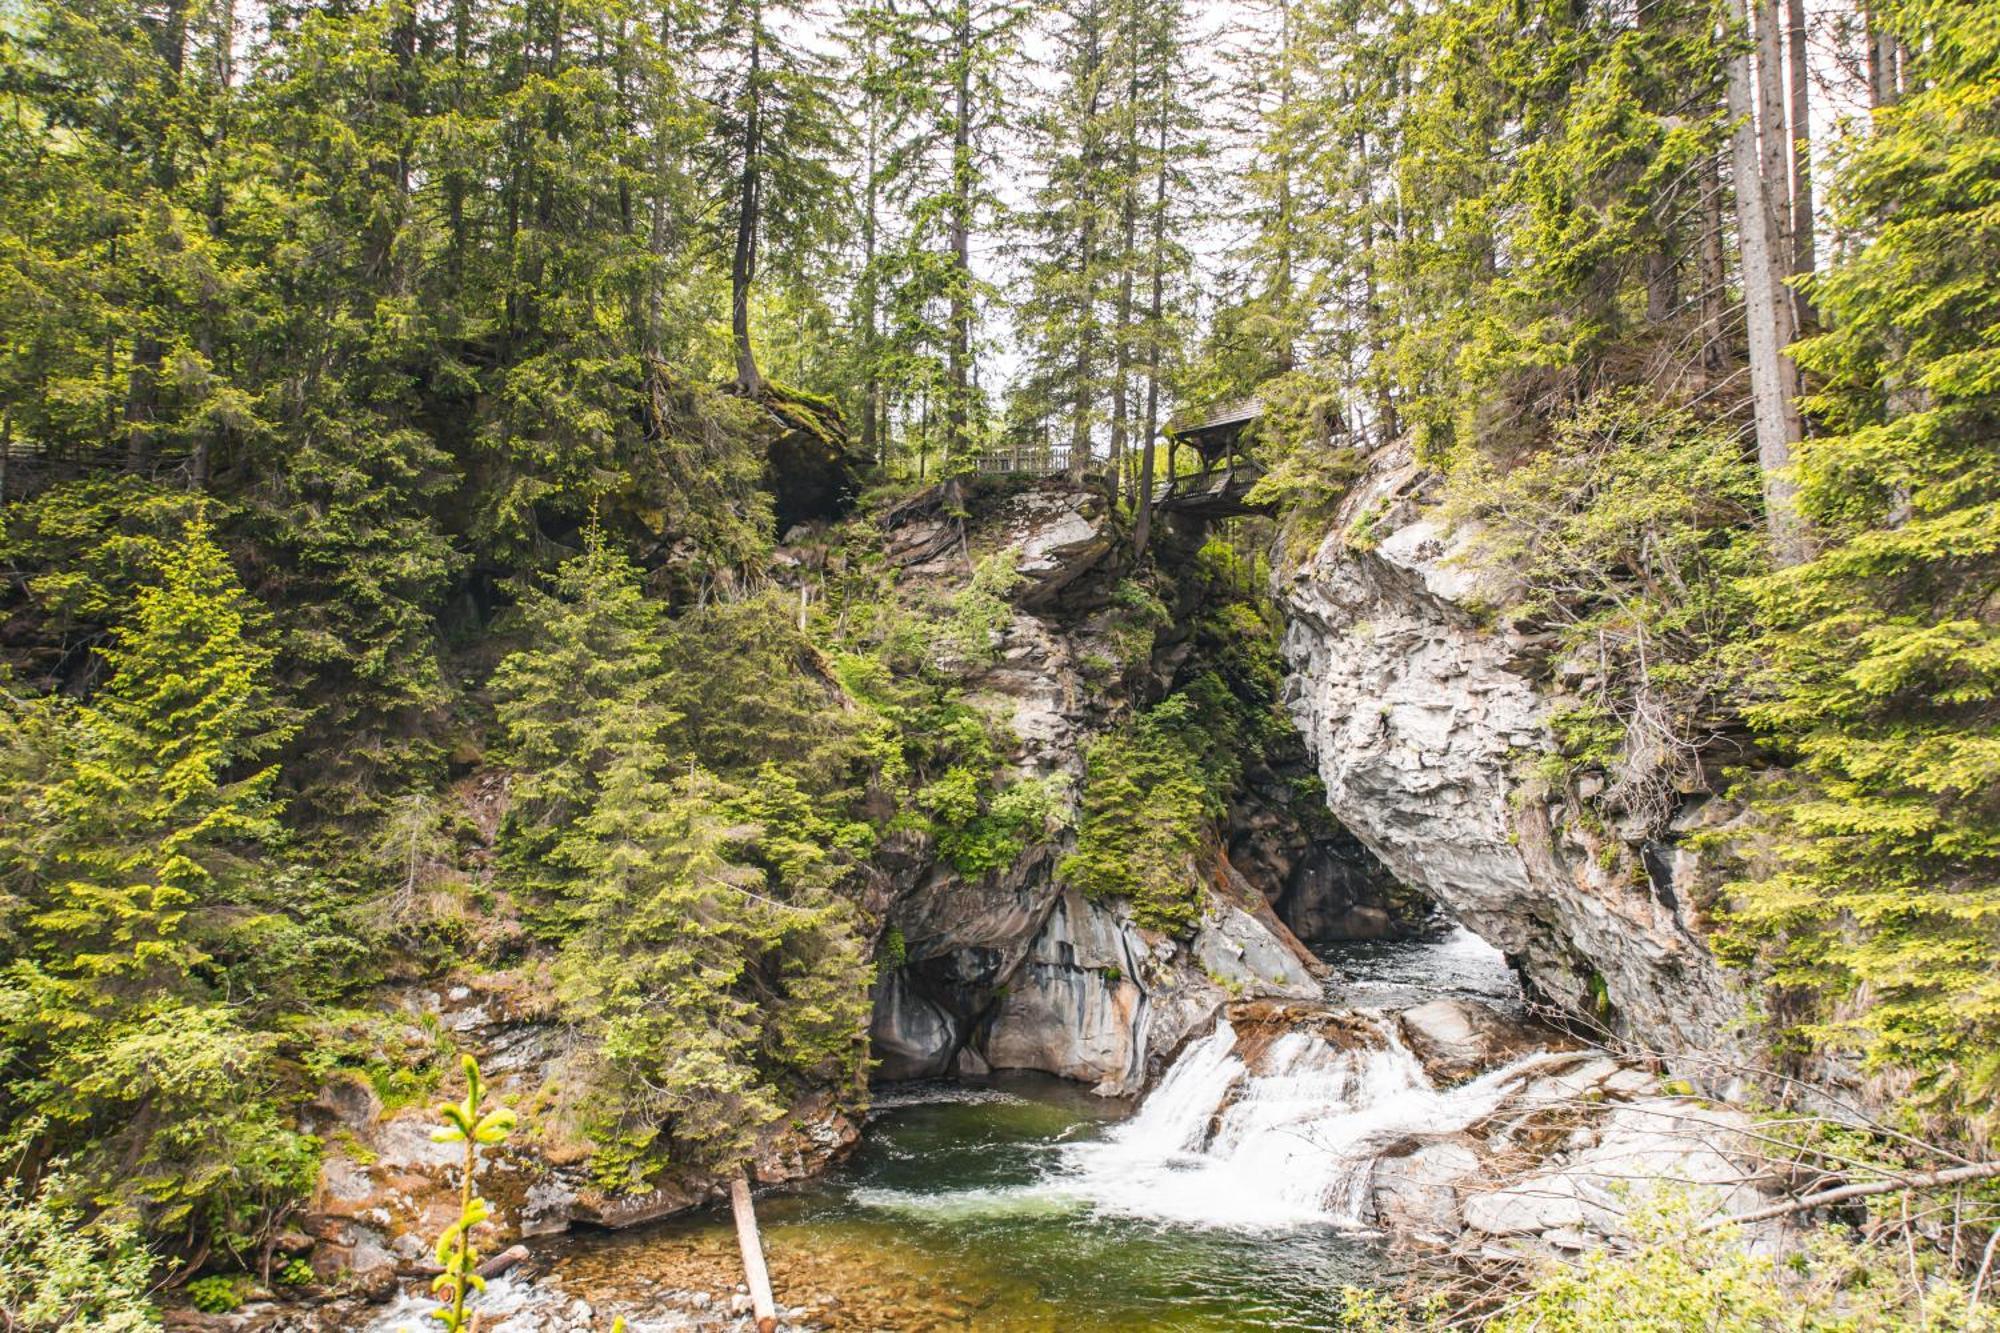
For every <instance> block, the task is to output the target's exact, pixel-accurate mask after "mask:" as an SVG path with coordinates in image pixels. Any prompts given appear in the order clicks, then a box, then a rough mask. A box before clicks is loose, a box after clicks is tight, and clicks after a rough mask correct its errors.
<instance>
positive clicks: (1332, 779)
mask: <svg viewBox="0 0 2000 1333" xmlns="http://www.w3.org/2000/svg"><path fill="white" fill-rule="evenodd" d="M1426 484H1427V482H1426V476H1425V474H1424V472H1423V471H1422V470H1421V469H1420V468H1419V467H1418V466H1417V465H1416V463H1415V462H1414V461H1413V460H1412V459H1411V458H1410V457H1409V456H1408V455H1407V453H1398V452H1397V451H1395V450H1393V449H1392V450H1385V451H1383V453H1382V454H1379V455H1378V456H1377V457H1375V458H1374V459H1373V460H1371V464H1370V466H1369V467H1368V469H1367V470H1366V471H1365V473H1364V474H1363V476H1362V478H1361V480H1360V481H1359V482H1358V483H1357V484H1356V486H1355V487H1354V489H1353V490H1352V491H1351V492H1350V494H1349V495H1348V496H1347V498H1346V500H1345V501H1344V503H1343V504H1342V506H1341V509H1340V511H1339V513H1338V514H1337V515H1336V517H1335V520H1334V522H1333V524H1332V530H1331V532H1330V533H1329V534H1328V535H1327V536H1326V538H1325V539H1324V541H1323V542H1321V544H1320V545H1319V547H1318V549H1317V550H1316V551H1315V552H1314V554H1313V555H1312V556H1311V557H1310V558H1309V559H1307V560H1306V561H1305V562H1304V563H1303V564H1302V565H1301V566H1299V567H1297V568H1295V569H1293V570H1290V571H1288V572H1286V573H1285V574H1283V575H1282V576H1281V577H1280V579H1279V587H1278V589H1277V592H1278V596H1279V599H1280V602H1281V604H1282V605H1283V607H1284V610H1285V614H1286V616H1287V620H1288V630H1287V633H1286V637H1285V656H1286V660H1287V663H1288V665H1289V667H1290V669H1291V672H1292V677H1291V682H1290V687H1289V688H1290V697H1289V703H1290V707H1291V709H1292V712H1293V715H1294V717H1295V718H1296V720H1297V722H1298V725H1299V728H1300V731H1301V732H1302V733H1303V734H1304V736H1305V738H1306V741H1307V744H1308V745H1309V746H1310V747H1311V749H1312V751H1313V753H1314V755H1315V757H1316V758H1317V761H1318V765H1319V772H1320V776H1321V778H1322V780H1323V781H1324V782H1325V785H1326V792H1327V803H1328V805H1329V807H1330V808H1331V809H1332V811H1333V813H1334V815H1335V816H1336V817H1337V818H1338V819H1339V821H1340V822H1341V823H1342V824H1343V825H1344V826H1345V827H1346V828H1348V829H1349V830H1351V831H1352V832H1353V834H1354V835H1355V836H1356V837H1357V838H1359V839H1360V841H1361V842H1362V843H1364V844H1365V845H1366V846H1367V848H1368V850H1369V851H1371V852H1372V853H1374V854H1375V856H1377V857H1379V858H1380V859H1381V861H1382V862H1383V863H1384V864H1385V865H1387V866H1388V868H1389V869H1390V870H1391V871H1392V872H1393V873H1394V874H1395V875H1396V876H1397V878H1399V879H1401V880H1402V881H1404V882H1405V883H1406V884H1408V885H1410V886H1411V887H1413V888H1415V889H1417V890H1420V891H1421V892H1422V893H1424V894H1425V895H1427V896H1428V897H1430V898H1431V899H1433V900H1434V901H1436V902H1437V903H1439V904H1440V905H1442V906H1443V907H1444V908H1445V909H1446V910H1447V911H1448V912H1450V914H1451V915H1452V916H1454V917H1456V918H1457V919H1458V920H1460V921H1461V922H1463V923H1464V924H1465V925H1466V926H1468V927H1470V928H1471V929H1472V930H1474V931H1476V932H1477V933H1478V934H1480V935H1481V936H1483V937H1484V938H1485V939H1487V940H1488V941H1489V942H1491V943H1492V944H1494V945H1495V946H1497V947H1498V948H1500V949H1502V950H1504V951H1505V952H1506V953H1507V954H1508V955H1509V957H1510V958H1511V959H1512V960H1513V961H1514V963H1515V964H1516V966H1517V967H1518V968H1519V969H1520V970H1521V972H1522V973H1523V975H1524V976H1525V978H1526V979H1527V980H1528V982H1529V983H1530V984H1531V985H1532V986H1533V987H1534V988H1535V989H1536V990H1538V991H1539V992H1540V993H1541V994H1542V996H1544V997H1545V998H1547V999H1548V1000H1550V1001H1552V1002H1554V1003H1555V1004H1557V1005H1559V1006H1561V1007H1562V1008H1563V1009H1565V1010H1567V1011H1569V1012H1570V1013H1572V1014H1575V1015H1580V1016H1585V1017H1588V1018H1591V1019H1595V1020H1601V1021H1605V1022H1608V1023H1610V1024H1611V1025H1613V1026H1614V1027H1615V1028H1617V1029H1618V1030H1620V1031H1621V1032H1622V1033H1624V1034H1625V1035H1628V1036H1629V1037H1631V1038H1633V1039H1635V1040H1636V1041H1638V1042H1640V1043H1643V1044H1646V1045H1648V1046H1651V1047H1654V1048H1656V1049H1659V1050H1662V1051H1666V1052H1669V1053H1673V1052H1692V1051H1701V1052H1708V1053H1717V1052H1722V1053H1727V1052H1730V1051H1732V1050H1734V1049H1736V1047H1737V1042H1736V1041H1735V1039H1734V1038H1735V1029H1736V1026H1737V1024H1738V1021H1739V1017H1740V1015H1741V1013H1742V1007H1743V1004H1742V996H1741V995H1740V994H1739V992H1738V991H1737V989H1736V988H1735V986H1734V985H1733V984H1732V982H1731V980H1730V979H1729V978H1728V977H1727V976H1726V975H1725V974H1724V972H1723V971H1722V970H1721V969H1720V968H1719V967H1718V966H1717V964H1716V962H1715V960H1714V958H1713V956H1712V955H1711V954H1710V952H1709V950H1708V949H1707V947H1706V946H1705V944H1704V943H1703V933H1702V932H1703V927H1702V922H1701V921H1700V919H1699V908H1698V904H1700V903H1702V902H1705V901H1708V900H1709V899H1710V896H1711V895H1712V891H1713V885H1712V883H1711V881H1712V880H1713V879H1714V878H1715V872H1714V871H1713V870H1712V869H1711V868H1710V867H1707V866H1705V865H1704V864H1703V861H1702V858H1701V857H1700V856H1699V855H1697V854H1696V853H1695V852H1694V851H1692V850H1691V849H1690V848H1689V847H1688V846H1687V844H1686V842H1685V841H1684V839H1683V835H1685V834H1686V833H1688V832H1689V831H1691V830H1692V829H1694V828H1696V827H1699V826H1702V825H1704V824H1707V823H1710V822H1714V821H1717V820H1719V819H1722V818H1725V817H1726V816H1727V814H1728V812H1727V811H1726V810H1724V809H1723V808H1722V807H1721V806H1720V805H1719V804H1718V803H1716V802H1714V801H1712V800H1710V799H1708V798H1706V797H1704V796H1701V795H1697V794H1689V795H1687V796H1684V797H1683V798H1682V800H1681V803H1680V808H1679V809H1678V810H1677V811H1676V812H1675V814H1674V816H1673V818H1672V821H1671V824H1670V826H1669V827H1668V828H1667V829H1665V830H1664V831H1661V830H1659V829H1656V828H1649V827H1644V826H1641V825H1639V824H1638V823H1637V821H1634V820H1629V819H1623V818H1621V816H1620V815H1619V814H1618V813H1617V812H1615V811H1606V810H1602V809H1596V808H1593V806H1592V803H1591V801H1590V799H1589V789H1588V788H1587V787H1585V788H1581V789H1578V790H1567V791H1566V790H1553V789H1551V788H1550V787H1549V785H1548V784H1547V783H1546V782H1544V781H1542V780H1540V779H1538V778H1536V777H1534V776H1533V775H1532V770H1531V762H1530V761H1532V759H1533V758H1534V757H1536V756H1539V755H1544V754H1547V753H1549V752H1551V751H1552V750H1553V748H1554V742H1553V740H1552V738H1551V736H1550V734H1549V730H1548V725H1547V719H1548V717H1549V715H1550V712H1551V710H1552V709H1553V708H1555V707H1558V706H1559V705H1560V698H1561V694H1562V682H1563V680H1564V678H1565V666H1564V664H1561V663H1550V662H1548V661H1546V660H1544V659H1545V656H1546V652H1545V649H1544V646H1543V645H1540V644H1537V643H1535V642H1532V641H1530V640H1527V639H1525V638H1523V637H1522V636H1520V635H1518V634H1516V633H1513V632H1511V631H1508V630H1505V629H1496V628H1493V627H1492V626H1491V624H1490V621H1491V617H1490V614H1489V612H1488V608H1491V607H1493V606H1495V605H1497V604H1499V603H1500V602H1502V601H1503V600H1504V598H1505V593H1506V589H1505V588H1504V586H1501V585H1500V584H1499V582H1498V581H1497V580H1498V576H1497V575H1496V574H1495V573H1494V572H1493V571H1489V570H1483V569H1480V568H1478V567H1477V566H1476V565H1474V564H1472V563H1470V562H1469V560H1468V559H1467V557H1466V548H1465V543H1464V541H1463V539H1462V536H1460V537H1455V536H1454V535H1453V534H1452V533H1451V532H1449V531H1448V530H1447V528H1446V526H1445V525H1444V524H1443V523H1442V522H1441V521H1440V520H1439V518H1438V516H1437V515H1436V513H1435V512H1434V510H1433V509H1432V508H1430V507H1429V506H1428V505H1427V503H1426Z"/></svg>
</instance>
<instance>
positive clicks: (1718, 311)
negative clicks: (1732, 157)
mask: <svg viewBox="0 0 2000 1333" xmlns="http://www.w3.org/2000/svg"><path fill="white" fill-rule="evenodd" d="M1698 171H1699V175H1698V176H1697V177H1696V187H1697V188H1698V189H1700V191H1701V261H1700V273H1699V281H1700V283H1701V354H1700V365H1701V381H1702V384H1703V385H1704V386H1707V385H1710V384H1714V383H1716V382H1717V381H1718V380H1720V379H1721V377H1722V375H1723V371H1724V366H1725V365H1726V363H1727V360H1728V358H1727V357H1726V356H1725V355H1724V352H1725V344H1726V338H1727V327H1726V326H1727V322H1728V319H1729V262H1728V258H1727V255H1726V253H1725V246H1724V244H1723V235H1722V225H1723V221H1722V172H1721V169H1720V168H1719V167H1718V165H1717V163H1716V158H1715V154H1713V153H1703V154H1702V155H1701V164H1700V167H1699V168H1698Z"/></svg>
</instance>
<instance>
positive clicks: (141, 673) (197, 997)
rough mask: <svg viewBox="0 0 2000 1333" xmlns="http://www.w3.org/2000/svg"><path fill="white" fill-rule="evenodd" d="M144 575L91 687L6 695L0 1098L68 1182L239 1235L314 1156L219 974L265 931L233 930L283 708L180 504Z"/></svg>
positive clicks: (261, 823)
mask: <svg viewBox="0 0 2000 1333" xmlns="http://www.w3.org/2000/svg"><path fill="white" fill-rule="evenodd" d="M156 577H157V579H158V581H157V582H155V583H149V584H145V585H143V586H141V587H140V588H139V589H138V590H137V591H136V593H135V594H134V596H133V598H132V603H131V611H130V617H129V619H128V620H127V621H126V623H125V624H123V625H122V626H121V627H120V629H119V631H118V632H117V634H116V637H115V640H114V642H113V643H112V644H111V645H109V646H108V647H106V648H105V649H104V650H103V653H104V656H105V658H106V660H107V661H108V662H109V664H110V667H111V676H110V678H109V680H108V681H107V682H106V683H105V685H104V687H103V689H102V690H100V691H99V692H98V694H97V695H96V697H95V698H93V699H92V700H91V701H89V702H88V703H83V704H73V703H71V702H70V701H67V700H59V699H34V698H28V699H20V698H15V697H12V696H10V697H9V698H8V700H7V707H8V709H9V711H10V712H11V713H12V714H13V720H14V721H15V722H16V725H15V726H14V727H13V728H11V729H10V732H9V741H8V749H7V752H6V762H5V764H4V766H0V782H4V783H5V785H6V789H7V790H6V796H7V801H6V805H7V808H8V811H9V817H8V818H7V820H6V821H5V823H4V825H0V850H4V855H5V875H6V881H7V885H8V888H9V890H10V893H11V895H12V896H11V897H10V898H8V900H7V901H6V903H5V904H4V906H5V911H6V915H7V927H8V930H7V945H6V955H7V957H6V970H5V973H4V981H3V982H0V1030H4V1033H5V1041H6V1044H7V1046H8V1049H9V1051H10V1054H11V1056H12V1058H13V1060H14V1061H15V1064H16V1069H17V1074H16V1078H15V1081H14V1083H13V1084H12V1088H11V1091H10V1095H9V1097H8V1099H7V1102H6V1106H5V1111H6V1116H7V1119H8V1123H9V1125H10V1126H11V1127H12V1128H13V1129H14V1130H15V1131H16V1132H18V1133H22V1134H24V1135H26V1136H27V1137H28V1138H29V1139H31V1140H33V1141H35V1142H36V1143H37V1145H38V1147H39V1149H40V1150H41V1151H56V1152H60V1153H63V1154H65V1155H68V1156H69V1157H70V1158H71V1173H70V1176H69V1177H68V1179H69V1183H70V1185H71V1187H72V1188H74V1189H75V1190H76V1191H78V1193H79V1195H80V1196H81V1197H85V1198H88V1199H90V1200H91V1201H92V1202H94V1203H96V1204H98V1205H118V1206H121V1207H124V1208H128V1209H131V1210H133V1211H135V1212H136V1213H137V1214H138V1215H140V1216H142V1217H143V1218H144V1219H145V1221H146V1222H147V1224H148V1225H149V1226H150V1227H152V1228H153V1229H155V1230H156V1231H157V1232H161V1233H177V1234H180V1235H182V1236H184V1237H187V1238H197V1237H204V1236H215V1237H217V1238H220V1239H223V1240H226V1241H228V1242H229V1243H232V1244H234V1243H242V1241H243V1240H244V1239H245V1238H247V1237H249V1236H254V1235H255V1231H256V1228H257V1227H258V1226H259V1225H261V1218H263V1217H264V1216H265V1215H267V1214H268V1212H269V1211H270V1210H272V1209H274V1208H275V1207H277V1206H278V1205H279V1204H280V1203H282V1202H284V1201H286V1200H288V1199H290V1198H292V1197H295V1196H296V1195H297V1194H300V1193H302V1192H304V1190H305V1189H306V1188H307V1187H308V1186H309V1185H310V1182H311V1180H312V1177H313V1173H314V1171H315V1170H316V1163H317V1151H316V1145H315V1144H314V1143H313V1141H312V1140H311V1139H309V1138H305V1137H303V1136H300V1135H298V1134H296V1133H295V1132H293V1131H292V1130H290V1129H288V1128H287V1127H286V1126H285V1125H284V1123H283V1120H282V1118H281V1117H280V1116H279V1114H278V1110H277V1107H276V1105H275V1103H274V1101H273V1100H272V1098H271V1092H272V1090H273V1083H274V1080H275V1068H274V1066H273V1063H272V1057H273V1054H274V1051H275V1039H274V1037H273V1036H272V1035H271V1034H270V1033H268V1032H267V1031H260V1030H259V1029H258V1027H257V1026H256V1019H257V1017H258V1016H259V1013H260V1010H262V1011H263V1012H264V1013H266V1014H268V1012H269V1008H270V1005H271V1003H272V1001H273V1000H274V999H276V998H278V997H272V996H268V995H265V996H260V995H258V994H256V993H255V991H256V989H257V988H253V991H252V993H251V994H248V995H243V996H238V997H232V996H231V995H230V993H229V991H228V989H227V988H228V987H229V985H230V982H231V979H232V978H233V977H239V976H240V977H254V976H258V975H262V974H264V973H265V972H266V971H267V969H266V968H265V967H264V964H263V962H262V960H261V958H260V956H259V953H260V951H261V950H265V949H269V948H271V947H273V946H282V944H283V943H284V940H283V938H282V936H279V937H278V938H276V939H272V938H268V937H265V936H263V935H260V934H259V933H257V932H244V931H240V930H238V929H235V928H234V927H235V924H236V923H237V922H238V921H240V920H241V919H242V918H243V916H244V914H245V913H247V912H252V911H256V910H259V909H265V910H271V909H277V908H281V905H280V904H276V903H274V902H272V901H271V900H270V899H269V898H268V897H267V896H266V894H267V892H268V886H267V885H266V884H265V883H264V881H263V879H262V873H263V871H262V867H261V866H260V864H259V862H258V860H257V859H256V858H257V856H258V854H259V853H260V852H264V851H267V850H268V849H270V848H271V847H272V846H273V845H275V844H276V843H277V842H278V841H279V839H280V836H281V834H280V829H279V826H278V823H277V813H278V811H277V804H276V801H275V799H274V797H273V795H272V785H273V782H274V781H275V777H276V771H275V769H274V768H272V767H271V766H269V765H268V763H265V762H263V761H264V760H266V759H267V758H268V757H269V755H270V754H271V752H272V751H273V749H274V748H275V747H276V746H277V744H278V743H279V742H280V741H281V740H282V739H283V737H284V736H285V734H286V732H287V730H288V729H289V721H288V717H287V714H286V713H285V711H284V710H283V709H281V708H280V707H279V706H278V705H277V704H276V703H275V701H274V700H273V699H272V697H271V694H270V691H269V688H268V677H269V669H270V663H271V658H272V652H271V650H270V649H269V648H267V647H264V646H263V645H261V644H260V643H258V642H257V640H256V638H255V637H254V631H255V628H256V626H257V624H258V621H259V617H258V615H257V613H256V612H255V609H254V606H253V605H252V604H251V603H249V601H248V599H247V598H246V597H245V595H244V593H243V590H242V588H241V586H240V585H239V584H238V583H237V580H236V576H235V573H234V571H233V570H232V569H231V568H230V566H229V563H228V561H227V560H226V559H225V558H224V556H223V555H222V552H221V551H220V550H219V549H218V548H217V547H216V545H215V544H214V542H213V541H212V540H211V538H210V535H209V531H208V528H207V525H206V523H205V522H204V521H202V520H201V519H200V518H199V517H197V518H195V519H191V520H189V522H188V523H187V525H186V529H185V531H184V533H183V534H182V535H181V537H180V539H179V540H178V541H177V542H176V543H174V544H172V545H170V546H167V547H165V548H164V549H163V550H161V551H160V552H159V554H158V557H157V575H156ZM232 999H233V1000H234V1001H235V1002H232ZM260 1001H261V1004H260Z"/></svg>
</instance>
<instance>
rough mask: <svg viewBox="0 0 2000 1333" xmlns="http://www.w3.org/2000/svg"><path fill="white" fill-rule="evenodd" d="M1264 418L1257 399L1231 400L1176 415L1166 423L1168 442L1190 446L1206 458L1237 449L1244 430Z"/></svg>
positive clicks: (1259, 401) (1254, 397)
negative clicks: (1238, 438) (1169, 440)
mask: <svg viewBox="0 0 2000 1333" xmlns="http://www.w3.org/2000/svg"><path fill="white" fill-rule="evenodd" d="M1263 414H1264V403H1263V400H1262V399H1260V398H1258V397H1257V396H1256V395H1254V394H1253V395H1251V396H1249V397H1247V398H1231V399H1228V400H1226V401H1224V402H1220V403H1215V404H1212V405H1211V406H1209V407H1206V408H1203V409H1200V410H1197V411H1190V412H1179V413H1176V414H1175V415H1174V416H1173V417H1172V418H1171V419H1170V420H1169V421H1168V422H1167V431H1166V433H1167V438H1168V439H1171V440H1176V441H1179V442H1181V443H1184V444H1191V445H1193V446H1194V447H1195V448H1196V449H1197V450H1199V451H1200V452H1201V453H1202V454H1203V455H1204V456H1211V455H1214V454H1217V453H1221V452H1224V451H1226V450H1228V449H1229V448H1231V447H1232V446H1233V445H1235V443H1236V440H1237V437H1239V436H1240V435H1242V434H1243V428H1244V427H1245V426H1247V425H1249V424H1250V423H1251V422H1253V421H1255V420H1256V419H1257V418H1258V417H1260V416H1262V415H1263Z"/></svg>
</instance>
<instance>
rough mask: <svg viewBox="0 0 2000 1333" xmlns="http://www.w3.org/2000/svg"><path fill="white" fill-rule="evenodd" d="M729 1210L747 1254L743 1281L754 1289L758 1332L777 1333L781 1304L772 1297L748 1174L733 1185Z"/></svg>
mask: <svg viewBox="0 0 2000 1333" xmlns="http://www.w3.org/2000/svg"><path fill="white" fill-rule="evenodd" d="M729 1211H730V1212H732V1213H734V1214H735V1215H736V1247H737V1248H738V1249H740V1250H741V1251H742V1252H743V1281H744V1283H745V1285H747V1286H748V1287H749V1288H750V1312H751V1314H753V1315H755V1316H756V1319H757V1333H777V1327H778V1308H777V1302H776V1301H775V1300H773V1299H772V1297H771V1274H770V1272H769V1270H767V1269H766V1268H765V1267H764V1241H763V1239H762V1237H760V1236H759V1235H758V1234H757V1209H756V1207H755V1205H753V1204H752V1203H751V1202H750V1176H749V1174H748V1173H747V1172H743V1171H738V1172H737V1173H736V1178H735V1179H734V1180H732V1181H730V1182H729Z"/></svg>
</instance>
